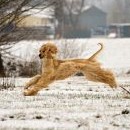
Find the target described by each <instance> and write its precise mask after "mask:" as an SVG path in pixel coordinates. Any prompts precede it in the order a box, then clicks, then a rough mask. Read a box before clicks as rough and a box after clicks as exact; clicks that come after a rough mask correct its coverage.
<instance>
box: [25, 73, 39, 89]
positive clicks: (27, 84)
mask: <svg viewBox="0 0 130 130" xmlns="http://www.w3.org/2000/svg"><path fill="white" fill-rule="evenodd" d="M40 78H41V75H36V76H34V77H33V78H32V79H31V80H30V81H29V82H27V83H26V85H25V88H24V89H28V88H29V87H30V86H32V85H34V84H36V83H37V82H38V80H39V79H40Z"/></svg>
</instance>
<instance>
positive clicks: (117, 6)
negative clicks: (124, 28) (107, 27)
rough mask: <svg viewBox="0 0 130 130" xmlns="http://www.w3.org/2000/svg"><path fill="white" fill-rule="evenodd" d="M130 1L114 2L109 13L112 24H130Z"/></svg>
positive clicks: (118, 0) (120, 0)
mask: <svg viewBox="0 0 130 130" xmlns="http://www.w3.org/2000/svg"><path fill="white" fill-rule="evenodd" d="M129 7H130V1H129V0H116V1H113V2H112V5H111V9H110V11H109V13H110V14H109V21H110V22H112V23H126V22H130V8H129Z"/></svg>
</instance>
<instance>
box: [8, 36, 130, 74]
mask: <svg viewBox="0 0 130 130" xmlns="http://www.w3.org/2000/svg"><path fill="white" fill-rule="evenodd" d="M46 42H48V41H20V42H19V43H18V44H16V45H14V46H13V47H12V48H11V49H10V51H9V52H10V53H11V54H12V55H15V56H17V59H19V60H21V61H25V60H26V61H31V60H32V59H39V57H38V53H39V48H40V47H41V45H43V44H44V43H46ZM52 42H54V43H55V44H56V45H57V46H58V49H59V51H58V54H59V55H60V56H61V57H64V56H63V55H64V54H65V52H66V53H70V55H71V51H72V52H76V53H78V56H76V58H88V57H90V56H91V55H92V54H94V53H95V52H96V51H97V50H98V49H99V46H98V45H97V43H103V45H104V49H103V51H102V52H101V53H100V54H99V56H98V58H97V59H98V60H99V61H100V62H101V63H102V65H103V67H105V68H111V69H112V70H113V71H114V72H115V73H117V74H120V73H125V72H127V71H128V70H129V69H130V39H129V38H128V39H125V38H123V39H107V38H93V39H69V40H66V39H61V40H54V41H52ZM70 48H71V49H70ZM68 50H69V51H68ZM73 55H74V53H73ZM66 57H67V58H69V55H68V56H66Z"/></svg>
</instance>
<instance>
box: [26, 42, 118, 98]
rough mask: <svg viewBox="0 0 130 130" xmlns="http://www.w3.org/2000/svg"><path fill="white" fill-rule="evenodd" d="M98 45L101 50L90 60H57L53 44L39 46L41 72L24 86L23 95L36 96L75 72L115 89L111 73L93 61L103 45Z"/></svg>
mask: <svg viewBox="0 0 130 130" xmlns="http://www.w3.org/2000/svg"><path fill="white" fill-rule="evenodd" d="M99 45H100V46H101V48H100V49H99V50H98V51H97V52H96V53H95V54H93V55H92V56H91V57H90V58H88V59H72V60H71V59H70V60H69V59H68V60H59V59H57V58H56V54H57V52H58V49H57V47H56V45H55V44H53V43H46V44H44V45H43V46H41V48H40V54H39V57H40V59H41V60H42V72H41V74H39V75H36V76H34V77H33V78H32V79H31V80H30V81H29V82H28V83H27V84H26V86H25V88H24V95H25V96H32V95H36V94H37V93H38V91H40V90H41V89H43V88H46V87H48V85H49V84H51V83H52V82H54V81H55V80H63V79H65V78H68V77H69V76H71V75H74V74H75V73H77V72H82V73H83V74H84V75H85V77H86V78H87V79H88V80H90V81H94V82H102V83H105V84H108V85H109V86H110V87H112V88H114V87H115V88H116V87H117V84H116V80H115V77H114V75H113V73H112V72H111V71H110V70H106V69H103V68H101V65H100V63H99V62H97V61H96V60H95V58H96V56H97V54H99V52H101V50H102V49H103V44H101V43H99Z"/></svg>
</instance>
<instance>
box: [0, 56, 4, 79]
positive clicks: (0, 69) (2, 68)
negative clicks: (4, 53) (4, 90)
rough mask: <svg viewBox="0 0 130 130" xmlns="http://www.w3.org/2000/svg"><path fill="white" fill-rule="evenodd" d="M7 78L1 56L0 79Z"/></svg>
mask: <svg viewBox="0 0 130 130" xmlns="http://www.w3.org/2000/svg"><path fill="white" fill-rule="evenodd" d="M4 76H5V71H4V66H3V60H2V57H1V54H0V77H4Z"/></svg>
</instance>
